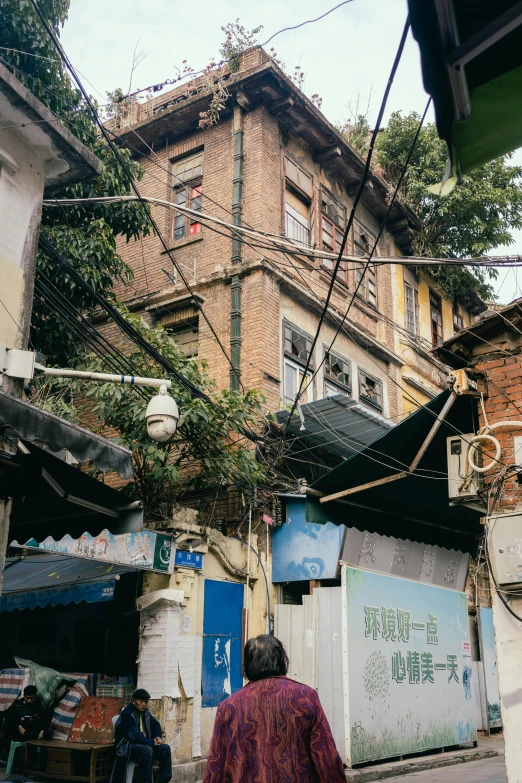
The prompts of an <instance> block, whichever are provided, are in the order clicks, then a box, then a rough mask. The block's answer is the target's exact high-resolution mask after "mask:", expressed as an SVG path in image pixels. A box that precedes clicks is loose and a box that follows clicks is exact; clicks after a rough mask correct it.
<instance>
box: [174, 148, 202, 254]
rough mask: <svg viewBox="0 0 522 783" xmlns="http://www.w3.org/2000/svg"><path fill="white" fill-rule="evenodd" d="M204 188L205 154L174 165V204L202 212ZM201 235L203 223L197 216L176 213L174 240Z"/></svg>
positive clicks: (193, 156)
mask: <svg viewBox="0 0 522 783" xmlns="http://www.w3.org/2000/svg"><path fill="white" fill-rule="evenodd" d="M202 188H203V152H197V153H196V154H195V155H190V156H188V157H186V158H182V159H181V160H176V161H174V162H173V163H172V189H173V191H174V203H175V204H179V206H182V207H188V208H189V209H193V210H195V211H196V212H201V199H202ZM200 233H201V223H200V222H199V220H198V218H197V216H196V215H189V214H186V213H181V212H175V214H174V225H173V239H174V241H179V240H182V239H189V238H190V237H195V236H197V235H198V234H200Z"/></svg>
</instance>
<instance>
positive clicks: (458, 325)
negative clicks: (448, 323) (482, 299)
mask: <svg viewBox="0 0 522 783" xmlns="http://www.w3.org/2000/svg"><path fill="white" fill-rule="evenodd" d="M461 329H464V321H463V320H462V316H461V314H460V313H459V308H458V306H457V305H453V331H454V333H455V334H457V332H460V330H461Z"/></svg>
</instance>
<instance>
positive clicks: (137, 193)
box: [31, 0, 244, 389]
mask: <svg viewBox="0 0 522 783" xmlns="http://www.w3.org/2000/svg"><path fill="white" fill-rule="evenodd" d="M31 5H32V6H33V8H34V10H35V11H36V13H37V14H38V17H39V19H40V21H41V23H42V25H43V26H44V28H45V30H46V31H47V34H48V36H49V37H50V39H51V41H52V42H53V44H54V46H55V48H56V50H57V52H58V53H59V55H60V57H61V58H62V60H63V62H64V63H65V65H66V66H67V68H68V70H69V72H70V74H71V75H72V77H73V79H74V81H75V82H76V84H77V85H78V88H79V90H80V92H81V93H82V95H83V97H84V100H85V102H86V103H87V105H88V107H89V109H90V111H91V112H92V115H93V117H94V120H95V122H96V124H97V126H98V127H99V129H100V131H101V133H102V135H103V137H104V139H105V141H106V143H107V144H108V145H109V147H110V149H111V150H112V152H113V154H114V156H115V158H116V160H117V161H118V163H119V164H120V166H121V168H122V170H123V171H124V173H125V175H126V177H127V180H128V182H129V185H130V187H131V188H132V190H133V191H134V194H135V196H136V197H137V198H138V201H139V202H140V204H141V206H142V209H143V210H144V213H145V216H146V218H147V220H148V221H149V223H150V225H151V226H152V228H153V230H154V231H155V233H156V234H157V236H158V238H159V240H160V242H161V244H162V246H163V249H164V251H165V252H166V253H167V255H168V257H169V258H170V260H171V262H172V265H173V266H174V267H175V268H176V270H177V272H178V274H179V276H180V277H181V279H182V281H183V283H184V284H185V286H186V288H187V290H188V292H189V293H190V295H191V297H192V299H193V302H194V304H195V306H196V308H197V309H198V310H199V311H200V313H201V315H202V317H203V318H204V319H205V321H206V323H207V325H208V327H209V329H210V330H211V332H212V334H213V335H214V338H215V340H216V342H217V343H218V345H219V347H220V349H221V351H222V352H223V354H224V356H225V358H226V359H227V362H228V363H229V365H230V367H231V368H232V370H233V371H234V372H237V370H238V368H235V367H234V365H233V363H232V360H231V358H230V356H229V355H228V353H227V351H226V350H225V347H224V345H223V343H222V342H221V340H220V339H219V337H218V334H217V332H216V330H215V329H214V327H213V325H212V323H211V322H210V320H209V318H208V317H207V315H206V313H205V312H204V310H203V308H202V306H201V303H200V302H199V301H198V299H197V297H196V295H195V294H194V291H193V290H192V288H191V286H190V285H189V282H188V280H187V278H186V276H185V274H184V273H183V270H182V269H181V266H180V265H179V264H178V263H177V261H176V260H175V258H174V256H173V255H172V252H171V250H170V248H169V247H168V245H167V243H166V241H165V239H164V237H163V235H162V233H161V231H160V230H159V227H158V225H157V223H156V221H155V219H154V217H153V216H152V214H151V213H150V210H149V209H148V208H147V206H146V203H145V201H144V200H143V198H142V196H141V193H140V191H139V189H138V187H137V185H136V182H135V180H134V177H133V176H132V174H131V173H130V171H129V169H128V167H127V164H126V163H125V161H124V160H123V158H122V156H121V155H120V152H119V150H118V148H117V146H116V145H115V144H114V142H113V141H112V139H111V138H110V137H109V134H108V133H107V130H106V128H105V126H104V124H103V123H102V122H101V120H100V118H99V116H98V113H97V111H96V109H95V107H94V105H93V103H92V101H91V99H90V97H89V95H88V93H87V92H86V90H85V88H84V86H83V84H82V82H81V80H80V79H79V77H78V75H77V73H76V71H75V70H74V68H73V66H72V64H71V62H70V60H69V58H68V57H67V55H66V53H65V51H64V49H63V47H62V45H61V44H60V42H59V41H58V39H57V38H56V36H55V35H54V32H53V31H52V29H51V28H50V27H49V25H48V23H47V21H46V19H45V17H44V16H43V14H42V12H41V11H40V8H39V6H38V4H37V2H36V0H31ZM238 380H239V383H240V385H241V387H242V388H243V389H244V387H243V384H242V383H241V378H240V377H239V376H238Z"/></svg>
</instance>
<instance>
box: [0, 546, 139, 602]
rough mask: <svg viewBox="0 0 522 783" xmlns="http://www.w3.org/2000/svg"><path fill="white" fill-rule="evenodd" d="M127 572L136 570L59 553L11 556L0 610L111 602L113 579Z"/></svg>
mask: <svg viewBox="0 0 522 783" xmlns="http://www.w3.org/2000/svg"><path fill="white" fill-rule="evenodd" d="M127 573H136V570H135V569H134V568H130V567H127V566H120V565H109V564H107V563H93V562H90V561H85V560H78V559H76V558H72V557H67V556H65V557H64V556H62V555H42V556H38V557H27V558H23V559H16V558H14V559H12V560H8V561H7V564H6V567H5V569H4V581H3V587H2V595H0V612H12V611H13V609H34V608H35V607H44V606H58V605H59V604H72V603H74V604H78V603H80V602H81V601H86V602H87V603H97V602H99V601H112V599H113V598H114V590H115V587H116V581H117V580H118V579H119V576H120V575H121V574H127Z"/></svg>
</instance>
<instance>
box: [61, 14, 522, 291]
mask: <svg viewBox="0 0 522 783" xmlns="http://www.w3.org/2000/svg"><path fill="white" fill-rule="evenodd" d="M335 4H336V3H335V0H314V1H312V0H299V2H295V0H294V2H288V1H287V2H286V3H284V2H281V0H264V2H262V3H261V2H259V0H243V2H242V3H238V2H237V1H236V2H232V0H199V2H197V3H195V2H194V3H191V2H181V0H153V2H148V3H147V2H144V1H143V0H139V2H137V0H130V2H129V0H111V2H107V0H71V8H70V12H69V19H68V21H67V22H66V24H65V27H64V30H63V33H62V43H63V45H64V47H65V50H66V51H67V54H68V55H69V57H70V59H71V61H72V63H73V65H74V66H75V67H76V68H78V70H79V71H81V74H82V77H83V78H84V80H85V81H87V84H88V86H89V88H90V90H91V92H92V94H93V95H94V96H95V97H96V98H97V99H98V100H99V101H100V103H102V102H103V101H102V97H104V96H105V93H106V92H107V91H110V90H114V89H115V88H117V87H121V88H122V89H123V90H124V91H127V89H128V87H129V79H130V72H131V66H132V61H133V53H134V51H135V49H136V46H137V47H138V51H142V52H144V53H146V57H145V58H144V59H143V61H142V62H141V64H140V65H139V67H138V68H137V70H136V71H135V73H134V77H133V85H132V86H133V89H136V88H142V87H147V86H149V85H152V84H156V83H158V82H162V81H164V80H165V79H168V78H175V77H176V76H177V74H178V69H180V70H182V69H183V67H184V66H183V61H184V60H187V62H188V63H189V64H190V65H191V66H192V67H193V68H194V69H195V70H196V71H197V70H199V69H201V68H203V67H204V66H205V65H206V64H207V63H208V62H209V60H210V59H211V58H219V46H220V43H221V41H222V40H223V37H224V36H223V33H222V31H221V27H222V26H223V25H226V24H227V23H228V22H231V21H234V20H235V19H236V18H237V16H238V15H239V21H240V23H241V24H242V25H244V27H245V28H247V29H248V30H251V29H253V28H255V27H258V26H259V25H263V29H262V30H261V32H260V33H259V43H263V42H264V41H266V40H267V39H268V38H269V37H270V36H271V35H273V34H274V33H275V32H277V31H278V30H281V29H282V28H284V27H289V26H292V25H296V24H299V23H300V22H303V21H305V20H307V19H314V18H316V17H317V16H319V15H321V14H322V13H324V12H326V11H328V10H329V9H330V8H332V7H333V6H335ZM405 20H406V0H352V2H349V3H347V4H346V5H344V6H342V7H341V8H338V9H337V10H336V11H334V12H333V13H331V14H330V15H329V16H327V17H326V18H324V19H322V20H320V21H318V22H315V23H313V24H308V25H305V26H304V27H302V28H300V29H299V30H291V31H287V32H282V33H281V34H280V35H278V36H277V37H276V38H275V39H274V40H273V41H272V42H271V43H269V44H268V46H267V49H270V47H271V46H273V47H274V48H275V50H276V52H277V55H278V58H279V59H281V60H282V61H283V63H284V64H285V65H286V70H287V71H290V72H293V69H294V66H296V65H300V66H301V68H302V70H303V71H304V72H305V74H306V82H305V92H306V93H307V94H308V95H311V94H313V93H319V94H320V95H321V96H322V98H323V105H322V111H323V112H324V114H325V115H326V116H327V117H328V119H329V120H330V121H332V122H334V123H337V122H340V121H342V120H344V119H347V118H349V117H350V116H351V113H350V106H352V107H353V106H355V104H356V103H357V98H358V96H360V99H361V101H362V103H363V104H364V105H366V102H367V100H368V96H369V95H370V94H373V99H372V101H371V105H370V116H371V118H372V119H375V117H376V114H377V111H378V109H379V104H380V101H381V98H382V94H383V91H384V88H385V86H386V80H387V78H388V75H389V72H390V68H391V64H392V62H393V58H394V55H395V52H396V50H397V46H398V43H399V40H400V36H401V33H402V29H403V27H404V22H405ZM89 83H90V84H89ZM426 101H427V95H426V93H425V92H424V88H423V86H422V78H421V70H420V62H419V55H418V48H417V44H416V43H415V41H414V40H413V38H412V37H411V34H410V36H409V38H408V42H407V45H406V49H405V51H404V54H403V57H402V60H401V64H400V66H399V70H398V72H397V76H396V79H395V83H394V85H393V87H392V91H391V94H390V98H389V100H388V110H387V115H386V116H389V114H390V112H392V111H395V110H398V109H400V110H402V111H403V112H405V113H407V112H409V111H412V110H413V111H417V112H419V113H422V111H423V110H424V107H425V105H426ZM430 119H431V120H432V119H433V116H432V115H431V116H430ZM385 120H386V117H385ZM516 162H517V163H520V164H522V151H518V152H517V153H516ZM495 252H497V253H499V254H500V253H503V252H510V253H520V254H522V231H521V232H517V236H516V242H515V244H514V245H511V246H510V248H509V249H508V248H499V249H498V251H495ZM520 274H521V280H520V284H521V287H522V272H521V273H520ZM496 288H497V291H498V293H499V298H500V301H502V302H509V301H510V300H511V299H512V298H514V297H515V296H516V295H517V292H518V295H522V288H521V289H519V287H518V281H517V279H516V270H510V271H508V272H507V273H506V272H505V271H504V272H503V271H502V270H501V271H500V274H499V278H498V282H497V284H496Z"/></svg>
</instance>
